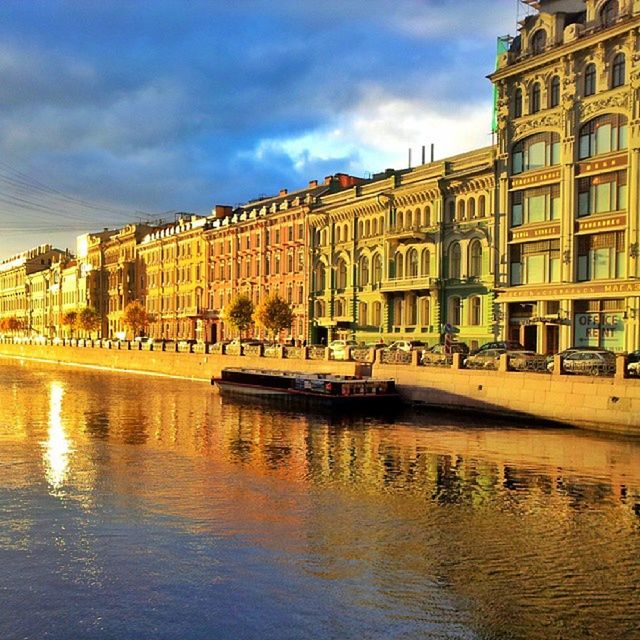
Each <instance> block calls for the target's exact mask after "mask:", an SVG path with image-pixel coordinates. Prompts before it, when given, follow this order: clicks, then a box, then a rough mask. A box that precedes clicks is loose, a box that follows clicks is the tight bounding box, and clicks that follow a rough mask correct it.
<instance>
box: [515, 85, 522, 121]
mask: <svg viewBox="0 0 640 640" xmlns="http://www.w3.org/2000/svg"><path fill="white" fill-rule="evenodd" d="M521 115H522V89H521V88H520V87H518V88H517V89H516V92H515V93H514V94H513V117H514V118H519V117H520V116H521Z"/></svg>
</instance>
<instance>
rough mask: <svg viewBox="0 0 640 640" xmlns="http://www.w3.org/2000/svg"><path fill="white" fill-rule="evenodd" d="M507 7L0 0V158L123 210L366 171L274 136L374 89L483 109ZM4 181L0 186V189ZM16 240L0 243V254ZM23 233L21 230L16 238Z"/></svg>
mask: <svg viewBox="0 0 640 640" xmlns="http://www.w3.org/2000/svg"><path fill="white" fill-rule="evenodd" d="M512 13H515V12H514V10H513V5H512V2H511V0H492V1H490V2H485V3H477V2H474V1H472V0H461V1H453V0H448V1H438V0H401V1H400V2H393V3H392V2H390V1H389V0H367V1H365V0H351V1H347V2H344V0H341V1H338V0H327V1H326V2H323V3H317V4H316V3H306V2H299V0H278V2H272V1H271V2H267V1H266V0H238V1H235V0H234V1H233V2H232V1H231V0H228V1H223V0H217V1H215V2H211V1H209V0H206V1H205V0H190V1H189V2H182V1H179V0H173V1H169V0H155V1H154V2H153V3H149V2H130V1H129V0H111V1H110V2H100V1H98V0H87V1H86V2H82V3H79V2H69V1H64V0H31V1H30V2H23V1H22V0H5V2H4V3H2V5H1V6H0V156H1V157H2V158H3V162H6V163H8V164H9V165H10V166H11V167H13V168H14V169H16V170H20V171H26V172H28V174H29V175H31V176H35V177H37V178H38V179H39V180H40V181H42V182H44V183H46V184H48V185H52V186H54V187H56V188H60V189H63V190H64V191H65V192H67V193H71V194H74V196H77V197H78V198H81V199H84V200H87V201H89V202H92V203H98V204H104V205H105V207H107V208H109V209H118V210H125V211H132V212H134V211H137V210H143V211H157V212H162V211H168V210H193V211H201V212H206V211H208V210H209V209H210V208H211V206H212V205H213V204H214V203H215V202H230V203H235V202H240V201H244V200H247V199H250V198H252V197H255V196H256V195H258V194H261V193H271V192H275V191H277V190H278V189H279V188H281V187H284V186H291V187H292V188H295V187H296V186H302V185H304V184H306V182H307V180H309V179H313V178H319V179H322V178H323V177H324V176H325V175H329V174H331V173H334V172H336V171H343V170H348V171H352V172H356V173H357V172H360V173H362V172H363V171H364V169H365V168H366V169H369V170H379V169H382V168H384V167H382V166H381V167H371V166H367V165H366V164H365V163H366V160H365V157H364V155H363V153H360V152H359V151H358V150H357V149H356V148H355V146H354V145H356V144H357V142H358V140H357V139H354V141H353V144H351V145H349V146H346V147H345V148H344V150H343V151H342V152H341V151H340V150H339V149H333V150H332V151H330V152H325V153H319V152H317V150H316V149H314V148H313V145H312V143H310V147H309V148H304V149H299V150H298V151H297V152H296V153H295V154H293V153H292V152H286V151H285V149H286V148H287V147H286V145H279V144H277V141H286V140H293V139H297V138H304V137H305V136H308V137H310V138H311V139H313V136H314V135H315V136H321V135H325V133H324V132H326V131H329V130H331V128H332V127H335V126H337V125H335V123H336V122H338V121H340V122H341V123H342V126H343V128H344V127H346V128H347V129H348V128H349V118H351V120H352V121H353V120H354V119H361V120H362V119H366V118H367V109H368V108H369V105H371V103H372V100H374V98H373V97H374V96H380V99H381V100H383V99H389V100H391V99H394V97H395V99H398V100H399V99H407V100H411V101H412V102H413V103H415V104H416V105H423V106H422V108H423V109H424V110H429V111H430V112H433V113H441V114H450V113H451V112H452V111H455V109H456V105H460V104H468V103H470V102H476V101H482V100H485V101H488V100H489V98H490V92H491V88H490V86H489V83H488V81H487V80H486V79H485V77H484V76H485V75H486V74H487V73H488V72H490V71H491V68H492V66H493V62H494V59H493V58H494V42H495V36H497V35H500V34H503V33H504V32H505V31H507V30H508V27H510V26H511V25H510V24H509V23H510V22H511V21H513V22H514V23H515V15H514V16H512V15H511V14H512ZM505 25H506V26H505ZM345 123H346V124H345ZM348 133H349V132H348V131H347V132H345V131H342V132H341V135H342V137H343V138H345V139H346V138H347V137H348ZM10 189H11V185H10V183H7V182H0V196H2V195H5V196H11V195H12V194H10V193H9V191H10ZM1 205H2V203H1V201H0V229H8V228H10V227H11V225H12V224H14V221H15V220H16V219H17V218H16V216H21V217H22V220H21V222H20V225H21V226H24V225H25V224H26V225H28V221H29V213H28V212H27V211H20V210H19V207H18V206H17V205H15V206H11V207H9V206H4V208H3V207H2V206H1ZM102 217H103V218H106V219H104V220H103V219H101V216H100V215H99V214H98V213H97V210H92V211H89V212H88V213H87V221H88V222H91V221H95V224H93V225H89V228H91V227H92V226H93V227H95V226H98V227H99V226H102V224H103V223H104V224H111V223H112V222H113V223H121V222H122V219H121V218H116V217H115V216H112V218H111V219H109V218H108V216H107V215H105V216H102ZM33 219H34V220H36V219H37V225H36V224H35V223H34V228H35V227H36V226H37V227H38V228H40V226H41V223H42V218H41V217H37V216H34V218H33ZM51 224H52V230H53V229H54V228H55V226H56V224H58V227H59V228H62V225H61V223H59V220H58V223H56V220H55V219H52V221H51ZM15 226H16V227H17V225H15ZM16 234H17V232H12V233H11V234H8V233H5V234H4V236H3V235H0V256H1V255H6V254H7V252H9V251H11V250H14V249H15V248H17V247H16V244H17V242H18V241H17V240H16ZM38 234H40V231H38ZM44 240H46V238H44V237H43V238H42V239H40V237H39V238H38V239H37V241H36V242H35V243H36V244H37V243H39V242H40V241H44ZM33 241H34V239H33V238H31V237H29V238H26V237H25V238H20V244H21V245H23V248H26V247H27V246H30V245H31V244H32V243H33Z"/></svg>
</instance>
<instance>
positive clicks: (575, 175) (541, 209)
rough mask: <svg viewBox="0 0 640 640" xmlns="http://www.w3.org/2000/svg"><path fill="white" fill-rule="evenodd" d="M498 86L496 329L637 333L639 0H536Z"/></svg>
mask: <svg viewBox="0 0 640 640" xmlns="http://www.w3.org/2000/svg"><path fill="white" fill-rule="evenodd" d="M529 4H531V5H532V6H534V7H535V8H536V9H538V11H537V13H535V14H533V15H530V16H529V17H527V18H526V19H525V20H524V21H523V22H522V23H521V28H520V31H519V34H518V36H517V37H516V38H515V39H514V40H513V41H512V42H511V43H510V47H509V50H508V52H506V53H504V54H503V55H502V56H501V58H500V59H499V64H498V69H497V70H496V72H495V73H494V74H492V75H491V80H492V81H493V83H494V84H495V86H496V88H497V94H498V111H497V121H498V159H499V168H498V173H499V183H500V203H499V211H500V212H501V214H503V215H502V217H501V227H502V229H503V233H502V244H501V246H500V251H501V253H502V255H503V256H504V257H505V259H506V262H507V265H508V273H506V274H505V277H504V279H503V280H502V281H501V282H500V283H499V288H500V289H501V290H502V292H501V293H500V295H499V297H498V298H497V302H498V303H499V315H500V318H502V320H503V322H504V332H505V334H506V335H507V336H508V337H509V338H512V339H519V340H520V341H521V342H523V344H524V345H525V346H526V347H527V348H531V349H536V350H538V351H543V352H554V351H557V350H558V349H559V348H560V349H562V348H564V347H568V346H570V345H574V344H575V345H580V346H583V345H592V346H600V347H605V348H608V349H612V350H614V351H625V350H632V349H634V348H637V346H638V344H640V279H639V278H640V266H639V265H638V261H639V259H640V253H639V246H640V235H639V234H640V229H639V226H640V225H639V220H640V211H639V206H640V205H639V202H640V194H639V180H640V162H639V156H640V96H639V91H640V43H639V36H638V30H639V28H640V2H638V1H637V0H620V1H618V0H584V1H583V0H540V2H530V3H529Z"/></svg>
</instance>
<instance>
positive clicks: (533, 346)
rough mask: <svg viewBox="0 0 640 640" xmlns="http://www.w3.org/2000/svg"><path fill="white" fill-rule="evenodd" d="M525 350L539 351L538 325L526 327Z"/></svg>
mask: <svg viewBox="0 0 640 640" xmlns="http://www.w3.org/2000/svg"><path fill="white" fill-rule="evenodd" d="M524 348H525V349H527V350H528V351H537V350H538V325H535V324H528V325H526V326H525V328H524Z"/></svg>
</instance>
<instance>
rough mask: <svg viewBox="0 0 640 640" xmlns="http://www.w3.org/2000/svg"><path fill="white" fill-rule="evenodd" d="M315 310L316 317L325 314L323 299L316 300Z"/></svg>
mask: <svg viewBox="0 0 640 640" xmlns="http://www.w3.org/2000/svg"><path fill="white" fill-rule="evenodd" d="M313 312H314V314H315V317H316V318H322V317H323V316H324V303H323V302H322V300H316V303H315V305H314V310H313Z"/></svg>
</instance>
